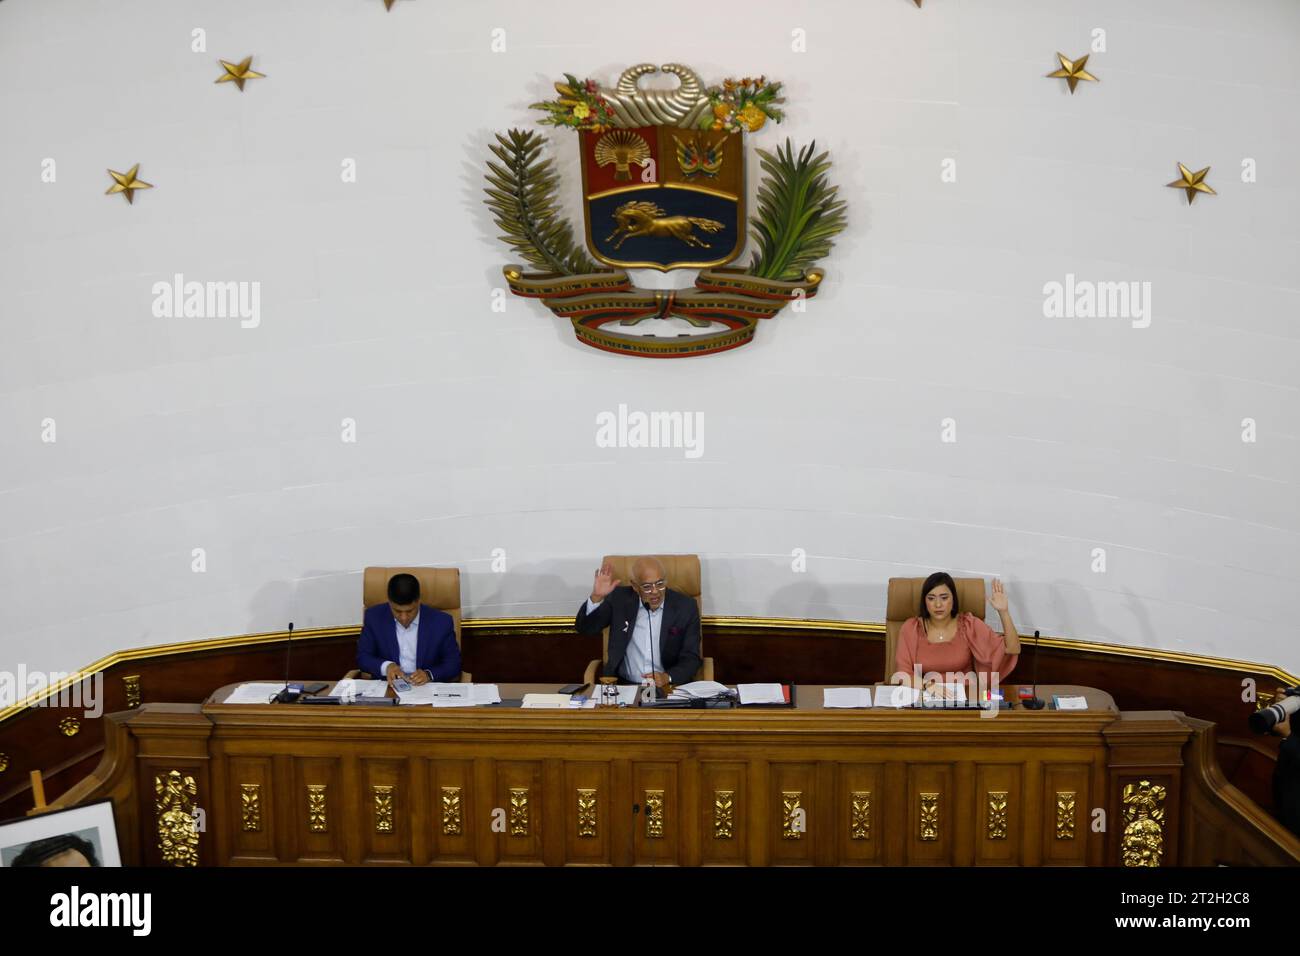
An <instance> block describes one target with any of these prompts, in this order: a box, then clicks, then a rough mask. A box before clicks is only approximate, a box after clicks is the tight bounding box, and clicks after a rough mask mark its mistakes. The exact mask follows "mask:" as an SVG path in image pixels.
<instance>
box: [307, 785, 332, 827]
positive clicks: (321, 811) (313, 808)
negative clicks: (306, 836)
mask: <svg viewBox="0 0 1300 956" xmlns="http://www.w3.org/2000/svg"><path fill="white" fill-rule="evenodd" d="M325 810H326V805H325V784H323V783H309V784H307V829H308V830H310V831H311V832H312V833H327V832H329V818H328V817H327V816H326V815H325Z"/></svg>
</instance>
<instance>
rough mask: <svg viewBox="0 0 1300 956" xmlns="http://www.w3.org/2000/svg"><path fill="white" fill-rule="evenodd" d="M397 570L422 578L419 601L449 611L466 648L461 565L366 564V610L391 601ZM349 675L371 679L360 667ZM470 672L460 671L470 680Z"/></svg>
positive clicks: (363, 602)
mask: <svg viewBox="0 0 1300 956" xmlns="http://www.w3.org/2000/svg"><path fill="white" fill-rule="evenodd" d="M395 574H414V575H415V579H416V580H417V581H419V582H420V603H421V604H427V605H429V607H433V608H437V609H438V610H439V611H446V612H447V613H448V614H450V615H451V620H452V624H453V625H454V626H455V628H456V646H457V647H459V648H461V650H462V653H463V651H464V646H465V645H464V644H462V643H461V639H460V568H366V570H365V573H364V574H363V575H362V578H361V607H362V610H363V611H364V610H365V609H367V608H372V607H374V606H375V605H376V604H384V603H386V602H387V601H388V582H389V581H390V580H392V578H393V575H395ZM346 676H348V677H361V678H362V679H364V680H370V679H371V675H370V674H365V673H363V672H362V671H360V670H356V669H353V670H351V671H348V673H347V675H346ZM471 679H472V678H471V675H470V674H469V673H467V672H465V671H461V673H460V680H461V681H462V682H464V683H469V682H470V680H471Z"/></svg>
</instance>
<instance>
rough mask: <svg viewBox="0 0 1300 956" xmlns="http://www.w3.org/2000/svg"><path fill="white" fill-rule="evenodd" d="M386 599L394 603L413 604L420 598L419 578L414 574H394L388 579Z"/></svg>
mask: <svg viewBox="0 0 1300 956" xmlns="http://www.w3.org/2000/svg"><path fill="white" fill-rule="evenodd" d="M388 600H390V601H392V602H393V603H394V604H414V603H415V602H416V601H418V600H420V580H419V578H417V577H416V576H415V575H414V574H394V575H393V576H392V577H391V578H389V579H388Z"/></svg>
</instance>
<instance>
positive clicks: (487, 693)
mask: <svg viewBox="0 0 1300 956" xmlns="http://www.w3.org/2000/svg"><path fill="white" fill-rule="evenodd" d="M467 686H468V687H469V689H470V694H469V696H470V700H472V701H474V703H475V704H499V703H501V690H500V688H498V687H497V685H496V684H469V685H467Z"/></svg>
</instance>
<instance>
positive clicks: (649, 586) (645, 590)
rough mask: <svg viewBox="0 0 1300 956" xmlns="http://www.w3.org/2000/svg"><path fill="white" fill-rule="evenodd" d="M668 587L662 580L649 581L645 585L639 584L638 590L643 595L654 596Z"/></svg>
mask: <svg viewBox="0 0 1300 956" xmlns="http://www.w3.org/2000/svg"><path fill="white" fill-rule="evenodd" d="M667 587H668V582H667V581H665V580H663V579H662V578H661V579H660V580H658V581H647V582H646V583H645V584H638V585H637V586H636V589H637V590H638V591H640V592H641V593H642V594H654V592H655V591H662V590H664V589H665V588H667Z"/></svg>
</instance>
